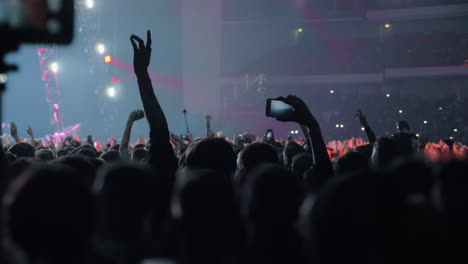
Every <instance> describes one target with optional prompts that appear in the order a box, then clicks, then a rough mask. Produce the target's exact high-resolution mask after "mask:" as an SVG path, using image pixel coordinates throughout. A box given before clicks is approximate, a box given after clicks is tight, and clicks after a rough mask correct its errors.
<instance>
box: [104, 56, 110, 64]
mask: <svg viewBox="0 0 468 264" xmlns="http://www.w3.org/2000/svg"><path fill="white" fill-rule="evenodd" d="M104 62H105V63H111V62H112V56H110V55H107V56H106V57H104Z"/></svg>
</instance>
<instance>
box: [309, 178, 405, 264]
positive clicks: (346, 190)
mask: <svg viewBox="0 0 468 264" xmlns="http://www.w3.org/2000/svg"><path fill="white" fill-rule="evenodd" d="M385 187H386V185H385V184H383V181H382V177H381V175H378V174H374V173H369V172H364V173H359V174H354V175H348V176H345V177H335V178H334V179H332V180H331V181H330V182H329V183H328V184H327V185H326V186H325V187H324V188H323V189H322V190H321V192H320V193H319V194H318V196H316V197H310V198H308V199H306V200H305V203H304V206H305V208H301V217H300V227H301V228H300V229H301V231H302V232H301V234H302V235H303V238H304V245H305V249H306V252H309V253H310V255H311V257H312V260H313V261H314V262H318V263H323V264H328V263H343V262H350V263H393V262H394V261H396V259H398V258H401V257H402V256H404V254H403V253H402V250H401V249H402V248H405V246H406V245H405V243H406V242H407V238H406V236H404V234H405V232H406V231H407V226H406V225H405V224H407V223H406V222H405V220H406V219H404V217H405V216H407V215H408V211H407V207H406V204H405V201H404V200H403V199H401V197H399V196H397V195H395V196H393V194H392V193H393V192H392V191H391V190H387V189H386V188H385ZM386 258H388V259H386ZM312 260H311V262H312Z"/></svg>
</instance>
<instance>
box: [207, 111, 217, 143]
mask: <svg viewBox="0 0 468 264" xmlns="http://www.w3.org/2000/svg"><path fill="white" fill-rule="evenodd" d="M205 127H206V137H207V138H212V137H215V133H214V132H213V130H211V115H209V114H206V115H205Z"/></svg>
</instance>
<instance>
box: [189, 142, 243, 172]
mask: <svg viewBox="0 0 468 264" xmlns="http://www.w3.org/2000/svg"><path fill="white" fill-rule="evenodd" d="M185 162H186V165H187V167H188V168H190V169H213V170H217V171H220V172H223V173H224V174H225V175H226V176H227V177H231V175H232V173H234V171H235V170H236V154H235V153H234V150H233V149H232V147H231V145H229V143H228V142H227V141H226V140H224V139H222V138H207V139H204V140H202V141H200V142H197V143H195V144H193V145H192V146H190V147H189V148H188V149H187V151H186V157H185Z"/></svg>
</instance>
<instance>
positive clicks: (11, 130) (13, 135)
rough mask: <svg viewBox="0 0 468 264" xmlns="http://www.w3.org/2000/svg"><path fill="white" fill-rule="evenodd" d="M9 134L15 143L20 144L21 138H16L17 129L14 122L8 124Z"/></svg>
mask: <svg viewBox="0 0 468 264" xmlns="http://www.w3.org/2000/svg"><path fill="white" fill-rule="evenodd" d="M10 134H11V137H12V138H14V139H15V141H16V142H17V143H19V142H21V138H20V137H19V136H18V128H17V127H16V124H15V122H11V124H10Z"/></svg>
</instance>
